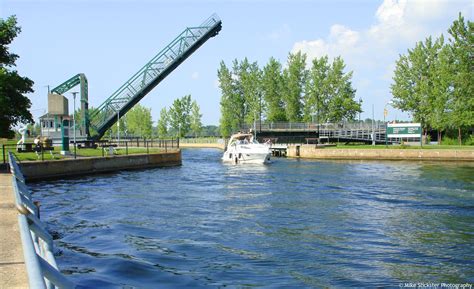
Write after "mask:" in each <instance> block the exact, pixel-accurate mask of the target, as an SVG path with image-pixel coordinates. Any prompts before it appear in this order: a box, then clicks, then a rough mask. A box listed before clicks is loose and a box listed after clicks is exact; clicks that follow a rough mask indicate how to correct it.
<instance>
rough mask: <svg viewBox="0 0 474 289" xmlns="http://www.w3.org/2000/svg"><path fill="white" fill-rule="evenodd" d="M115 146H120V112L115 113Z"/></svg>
mask: <svg viewBox="0 0 474 289" xmlns="http://www.w3.org/2000/svg"><path fill="white" fill-rule="evenodd" d="M117 145H118V146H120V110H119V111H117Z"/></svg>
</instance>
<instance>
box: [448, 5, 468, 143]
mask: <svg viewBox="0 0 474 289" xmlns="http://www.w3.org/2000/svg"><path fill="white" fill-rule="evenodd" d="M448 32H449V34H450V35H451V39H450V53H451V56H452V58H453V61H452V64H451V66H450V68H449V71H450V75H451V76H452V84H453V94H452V99H451V100H450V102H449V109H450V110H451V111H452V115H451V117H450V124H451V125H452V126H453V127H454V128H457V129H458V140H459V144H461V135H462V134H461V131H462V129H463V128H464V129H465V128H470V127H473V126H474V59H473V55H474V22H472V21H469V20H468V21H467V23H466V22H465V21H464V17H462V15H461V13H459V16H458V19H457V20H455V21H454V22H453V24H452V25H451V27H450V28H449V30H448Z"/></svg>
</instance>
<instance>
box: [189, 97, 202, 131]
mask: <svg viewBox="0 0 474 289" xmlns="http://www.w3.org/2000/svg"><path fill="white" fill-rule="evenodd" d="M201 117H202V114H201V110H200V108H199V105H198V104H197V102H196V101H195V100H194V101H193V102H192V104H191V126H190V128H191V132H192V133H193V134H194V137H197V136H198V135H199V134H200V133H201V131H202V122H201Z"/></svg>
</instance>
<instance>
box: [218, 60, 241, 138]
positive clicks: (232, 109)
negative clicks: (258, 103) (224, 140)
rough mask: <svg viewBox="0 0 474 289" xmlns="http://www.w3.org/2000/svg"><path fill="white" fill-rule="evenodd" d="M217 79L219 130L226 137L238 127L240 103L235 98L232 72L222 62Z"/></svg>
mask: <svg viewBox="0 0 474 289" xmlns="http://www.w3.org/2000/svg"><path fill="white" fill-rule="evenodd" d="M217 77H218V79H219V88H220V89H221V93H222V95H221V102H220V105H221V118H220V130H221V134H222V135H223V136H224V137H228V136H230V135H231V133H232V132H233V131H234V130H237V129H238V128H239V125H240V120H239V117H240V112H241V110H242V108H241V107H240V101H239V99H237V97H236V93H235V89H234V83H233V79H232V72H231V71H230V70H229V69H228V68H227V66H226V65H225V63H224V61H221V63H220V68H219V69H218V70H217Z"/></svg>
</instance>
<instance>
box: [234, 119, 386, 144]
mask: <svg viewBox="0 0 474 289" xmlns="http://www.w3.org/2000/svg"><path fill="white" fill-rule="evenodd" d="M250 129H254V130H255V131H256V132H257V134H258V133H262V132H263V133H272V132H273V133H285V132H288V133H294V132H297V133H314V134H318V137H319V138H320V139H321V138H327V139H341V140H344V141H364V142H368V141H372V140H374V141H375V142H379V143H380V142H385V130H386V128H385V123H384V122H381V121H376V122H374V123H365V122H355V123H354V122H341V123H320V124H318V123H314V122H271V123H259V122H257V123H256V124H254V125H245V126H243V127H242V130H247V131H248V130H250Z"/></svg>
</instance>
